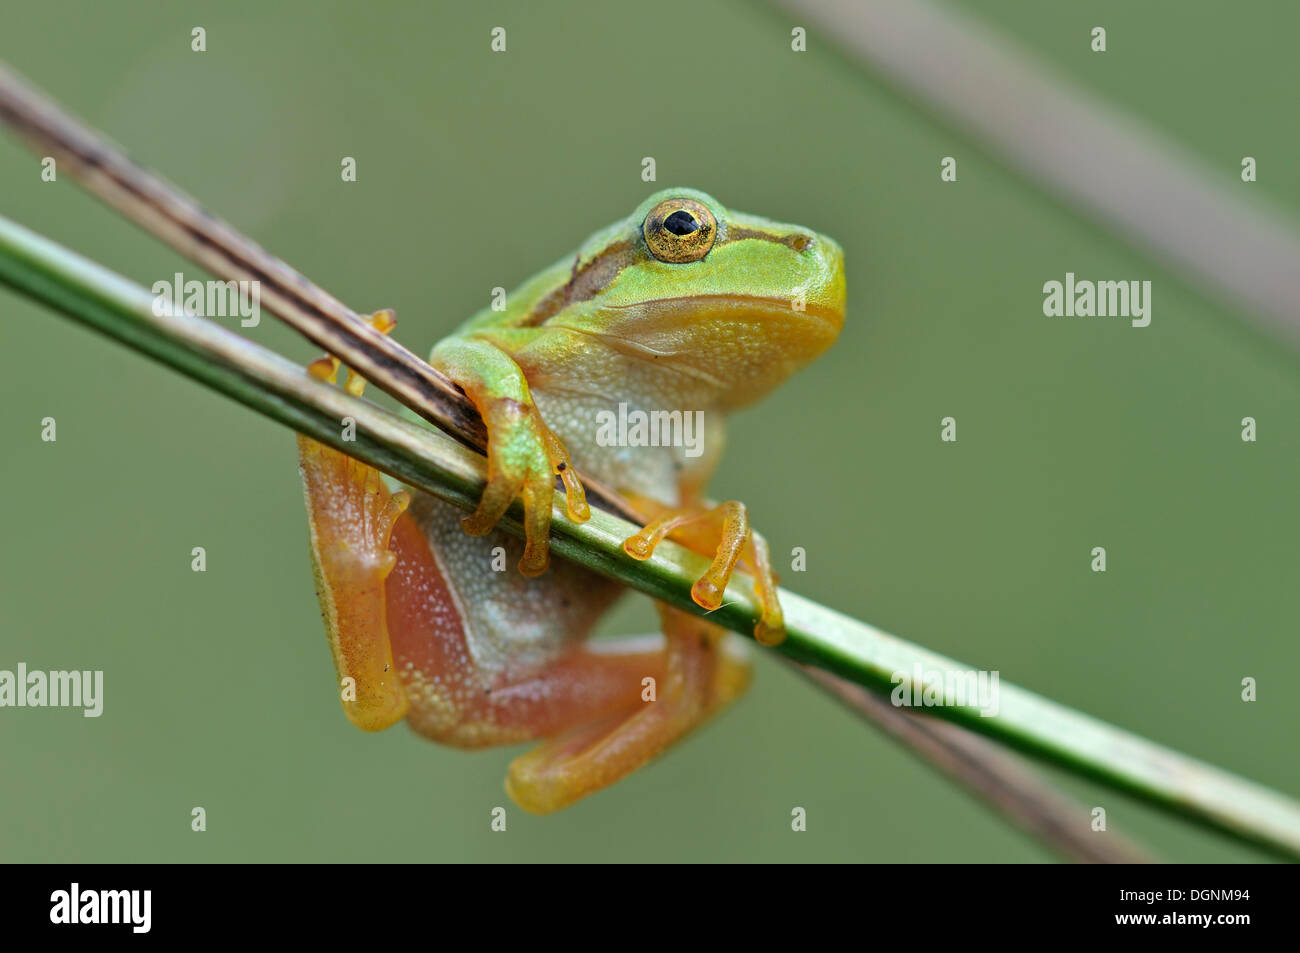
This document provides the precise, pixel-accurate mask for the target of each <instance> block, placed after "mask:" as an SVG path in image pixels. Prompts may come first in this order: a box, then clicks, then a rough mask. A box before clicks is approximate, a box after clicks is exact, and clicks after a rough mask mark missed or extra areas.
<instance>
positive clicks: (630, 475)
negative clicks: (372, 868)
mask: <svg viewBox="0 0 1300 953" xmlns="http://www.w3.org/2000/svg"><path fill="white" fill-rule="evenodd" d="M390 314H391V313H385V312H381V313H380V315H377V316H375V317H374V318H373V319H372V320H373V321H374V323H375V326H376V327H379V328H380V329H381V330H383V331H385V332H386V331H387V330H388V329H389V328H390V327H391V325H392V321H391V316H390ZM843 320H844V264H843V255H842V253H841V250H840V248H839V246H838V245H836V244H835V242H833V241H832V240H831V239H829V238H827V237H825V236H824V235H819V234H817V233H815V232H813V231H810V230H809V229H806V228H801V227H798V226H795V225H783V224H780V223H777V222H773V221H769V220H767V219H764V218H759V217H757V216H752V215H745V214H742V213H739V212H734V211H730V210H728V209H726V208H724V207H723V206H722V205H721V203H719V202H718V201H717V200H716V199H714V198H712V197H711V196H709V195H706V194H704V193H702V192H698V191H694V190H689V189H670V190H667V191H663V192H659V193H657V194H655V195H652V196H650V197H649V198H648V199H646V201H645V202H644V203H642V205H641V206H640V207H639V208H637V210H636V211H635V212H633V213H632V215H631V216H629V217H628V218H626V219H624V220H622V221H620V222H617V223H616V224H614V225H611V226H609V227H608V228H606V229H604V230H602V231H599V232H597V233H596V234H594V235H592V236H591V237H590V238H589V239H588V240H587V241H586V242H585V243H584V244H583V245H582V246H581V247H580V248H579V249H578V251H577V252H576V253H575V254H573V255H571V256H569V257H567V258H564V259H562V260H561V261H559V262H557V263H556V264H555V265H553V266H551V267H550V268H547V269H546V270H545V271H542V272H541V273H540V274H538V275H536V276H534V277H533V278H532V279H530V280H529V281H527V282H525V283H524V284H523V285H522V286H521V287H520V288H519V289H518V290H516V291H515V292H514V293H513V294H511V295H509V296H508V297H507V299H506V307H505V308H504V310H492V309H491V308H488V309H485V310H484V311H482V312H481V313H479V314H477V315H475V316H474V317H473V318H471V319H470V320H469V321H468V322H467V323H465V324H464V325H463V326H462V327H460V328H459V329H458V330H457V331H456V332H455V333H454V334H452V335H451V336H450V337H448V338H446V339H445V340H443V341H441V342H440V343H439V344H438V345H437V346H436V347H434V349H433V352H432V354H431V355H430V358H429V360H430V363H431V364H432V365H433V366H435V367H436V368H438V369H439V370H441V371H442V372H444V373H445V374H446V375H447V376H448V377H450V378H451V380H453V381H454V382H455V383H456V384H458V385H459V386H460V387H461V388H462V389H463V390H464V392H465V394H466V395H467V396H468V397H469V399H470V400H471V401H472V402H473V404H474V406H475V407H476V408H477V409H478V411H479V413H480V414H481V415H482V417H483V420H484V422H485V424H486V426H487V434H488V448H487V452H488V467H487V471H488V479H487V483H486V486H485V489H484V492H483V495H482V498H481V502H480V503H479V504H478V508H477V510H475V512H474V513H473V514H471V515H469V516H468V517H464V518H463V519H462V516H463V514H462V513H460V511H459V510H457V509H456V508H454V507H453V506H451V505H450V504H447V503H444V502H442V501H440V500H438V499H436V498H434V497H432V496H429V495H427V494H424V493H421V492H418V491H409V492H408V491H406V490H402V491H398V492H396V493H394V492H390V490H389V489H388V488H387V487H386V486H385V484H384V483H383V481H381V479H380V475H379V473H378V472H377V471H375V470H373V469H371V468H370V467H368V466H367V465H365V464H362V463H360V462H358V461H356V460H354V459H352V458H350V457H348V456H345V455H343V454H341V453H339V452H337V451H335V450H333V449H331V448H328V447H325V446H323V445H321V444H319V443H316V442H314V441H312V440H310V439H307V438H300V440H299V457H300V472H301V474H302V479H303V485H304V489H305V493H306V500H307V512H308V519H309V526H310V538H311V549H312V557H313V568H314V572H315V577H316V585H317V593H318V595H319V598H320V604H321V609H322V613H323V615H324V618H325V626H326V630H327V634H328V637H329V642H330V646H331V649H332V651H333V654H334V660H335V664H336V666H337V669H338V673H339V676H340V679H341V680H343V681H344V683H345V684H347V685H349V686H351V687H352V690H351V691H350V692H346V693H345V694H344V699H345V700H344V704H343V707H344V710H345V712H346V714H347V716H348V717H349V718H350V719H351V720H352V721H353V722H354V723H355V724H356V725H358V726H359V727H361V728H363V729H366V730H371V731H374V730H379V729H382V728H386V727H388V726H389V725H391V724H393V723H394V722H396V721H398V720H399V719H401V718H405V719H406V720H407V722H408V723H409V724H410V726H411V727H412V728H413V729H414V730H415V731H416V732H418V733H419V734H422V735H425V736H427V737H428V738H431V739H433V740H435V741H439V742H443V743H446V744H450V745H455V746H459V747H464V748H479V747H484V746H489V745H505V744H515V743H519V742H523V741H527V740H531V739H544V743H543V744H541V745H540V746H539V747H537V748H535V749H533V750H532V751H530V752H528V753H526V754H523V755H521V756H520V757H518V758H516V759H515V760H514V761H513V762H512V763H511V765H510V768H509V773H508V777H507V780H506V789H507V791H508V792H509V794H510V796H511V797H512V798H513V799H514V800H515V802H516V803H518V804H520V805H521V806H522V807H524V808H525V809H527V810H529V811H532V812H534V813H547V812H550V811H554V810H557V809H559V808H563V807H566V806H568V805H570V804H572V803H573V802H574V801H576V800H578V799H579V798H581V797H584V796H585V795H587V794H590V793H592V792H593V791H596V790H599V789H601V788H603V787H605V786H607V785H609V784H611V783H612V782H614V781H616V780H618V779H619V778H621V777H623V776H624V775H626V774H628V773H629V772H631V771H634V770H635V769H636V768H638V767H640V766H641V765H643V764H645V763H646V762H648V761H649V760H650V759H652V758H653V757H655V756H656V755H657V754H659V753H660V752H661V751H663V750H664V749H666V748H667V747H669V746H670V745H672V744H673V743H674V742H676V741H677V740H678V739H680V738H681V737H682V736H683V735H685V734H686V733H687V732H688V731H690V730H691V729H692V728H694V727H695V726H696V725H698V724H700V723H701V722H702V721H704V720H705V719H706V718H708V717H709V716H711V715H712V714H714V713H715V712H716V711H718V710H719V709H720V708H722V707H723V706H725V705H726V704H728V703H729V702H730V701H731V700H732V699H734V698H735V697H736V696H737V695H738V694H739V693H740V692H742V691H743V690H744V688H745V686H746V685H747V683H748V679H749V662H748V660H747V656H746V654H745V649H746V647H745V646H744V645H743V640H740V639H739V638H738V637H736V636H732V635H729V634H728V633H726V632H725V631H724V630H722V629H721V628H719V627H718V626H716V625H713V624H712V623H710V622H708V621H706V620H704V619H702V618H699V617H697V616H695V615H692V614H689V613H686V612H682V611H680V610H678V609H674V608H671V607H668V606H665V605H659V606H658V610H659V615H660V619H661V628H662V635H656V636H648V637H636V638H628V639H621V640H617V639H615V640H606V639H600V640H590V641H589V640H588V635H589V633H590V631H591V629H592V627H593V626H594V624H595V623H596V622H597V620H598V619H599V618H600V617H601V615H602V614H603V613H604V612H605V611H606V610H607V609H608V608H609V607H610V605H611V604H612V603H613V602H614V600H615V599H616V598H617V597H618V596H619V595H620V594H621V592H622V589H623V587H621V586H620V585H619V584H617V583H615V582H611V581H609V580H607V579H605V578H603V577H601V576H599V575H597V574H595V573H593V572H591V571H590V570H588V569H586V568H584V567H582V566H579V565H576V564H573V563H569V562H565V561H563V560H559V559H557V560H556V562H555V565H554V566H551V567H550V569H549V571H547V568H548V561H549V560H548V549H547V536H548V531H549V527H550V521H551V506H552V500H553V494H554V490H555V488H556V479H557V477H558V478H559V479H560V480H561V481H562V483H563V486H564V489H565V498H566V503H567V509H568V512H569V514H570V515H571V516H572V517H573V518H575V519H578V520H581V519H585V518H586V517H587V516H588V515H589V510H588V508H587V503H586V501H585V499H584V496H583V491H582V482H581V475H582V474H584V473H587V474H590V475H592V476H593V477H594V478H596V479H598V480H600V481H602V482H603V483H604V484H605V485H606V486H608V487H611V488H613V489H615V490H616V491H618V492H619V493H621V494H623V495H625V496H626V498H627V499H628V500H629V501H631V502H632V504H633V506H634V508H635V509H636V510H637V512H640V513H644V514H645V515H646V517H647V518H648V519H649V522H648V524H647V525H646V526H645V527H644V528H643V529H642V530H641V531H640V532H638V533H636V534H635V535H633V536H631V537H630V538H629V539H628V540H627V542H626V543H625V547H624V548H625V549H626V551H627V553H628V555H629V557H631V558H637V559H647V558H649V557H650V555H651V554H652V553H653V551H654V548H655V546H656V545H657V543H658V542H659V541H660V540H662V539H664V538H666V537H668V536H671V537H672V538H673V539H674V540H677V541H679V542H681V543H682V544H684V545H686V546H688V547H689V548H691V549H693V550H696V551H698V552H701V553H703V554H704V555H706V556H709V557H711V558H712V560H713V562H712V564H711V566H710V568H709V570H708V572H707V573H706V574H705V575H704V576H703V577H702V578H701V579H700V581H699V582H698V583H696V585H695V587H694V589H693V590H692V596H693V598H694V599H695V601H696V602H698V603H699V604H700V605H701V606H704V607H705V608H716V607H717V606H718V605H720V604H721V602H722V598H723V591H724V590H725V588H726V585H727V580H728V579H729V578H730V576H731V574H732V571H733V569H734V568H735V567H736V566H737V565H739V566H740V567H742V568H743V569H745V570H747V571H749V572H751V573H753V574H754V577H755V588H756V592H757V593H758V595H759V598H760V601H761V603H762V606H763V612H762V619H761V621H760V622H759V625H758V627H757V629H756V631H755V636H756V637H757V638H758V640H759V641H760V642H767V643H775V642H779V641H780V639H781V638H782V637H783V635H784V630H783V628H782V619H781V609H780V604H779V602H778V601H777V597H776V581H775V577H774V574H773V572H772V567H771V561H770V559H769V556H768V551H767V546H766V544H765V543H764V542H763V540H762V537H760V536H759V535H757V534H756V533H753V532H752V531H751V530H750V529H749V524H748V516H747V514H746V511H745V507H744V506H743V505H742V504H740V503H736V502H728V503H723V504H722V505H720V506H718V505H714V504H712V503H710V502H708V501H706V500H705V499H704V497H703V495H702V494H703V490H704V486H705V483H706V482H707V480H708V478H709V475H710V473H711V472H712V471H713V469H714V467H715V465H716V463H717V460H718V455H719V453H720V451H721V449H722V438H723V422H724V418H725V415H726V414H728V413H729V412H731V411H732V410H735V409H737V408H739V407H743V406H745V405H747V404H750V403H752V402H753V401H755V400H756V399H758V398H759V397H761V396H763V395H764V394H766V393H767V392H768V391H770V390H772V389H773V388H774V387H775V386H776V385H778V384H779V383H781V381H783V380H784V379H785V378H786V377H788V376H789V375H790V374H791V373H793V372H794V371H795V370H796V369H798V368H799V367H801V366H802V365H804V364H806V363H807V362H809V361H810V360H812V359H813V358H814V357H816V356H817V355H819V354H820V353H821V352H822V351H824V350H825V349H826V348H827V347H828V346H829V345H830V344H831V342H833V341H834V340H835V338H836V336H837V335H838V333H839V331H840V328H841V326H842V324H843ZM324 360H326V361H328V366H326V367H318V368H317V372H318V373H319V374H320V375H321V376H328V377H329V378H330V379H331V380H332V379H333V372H334V371H336V370H337V367H338V364H337V362H336V361H332V360H330V359H324ZM319 363H320V362H318V364H319ZM348 386H349V388H350V389H351V390H352V391H353V392H354V393H359V392H360V390H361V387H362V386H364V382H360V381H358V380H355V379H353V378H351V377H349V381H348ZM637 411H640V412H642V413H643V414H645V415H649V414H650V413H651V412H655V411H662V412H666V413H663V414H660V415H659V417H658V419H660V420H667V419H674V420H675V419H677V418H672V414H673V413H674V412H680V413H681V414H682V415H686V414H694V415H697V416H696V417H693V418H692V419H697V418H698V419H701V420H702V429H701V431H700V434H699V435H698V436H699V438H700V439H699V441H698V445H697V446H695V447H693V448H690V447H683V446H674V445H671V444H672V443H673V441H672V440H668V441H664V440H646V439H631V437H628V436H627V435H626V434H624V433H623V431H625V430H627V428H621V429H620V435H621V436H623V437H625V439H616V440H611V439H608V435H609V433H610V432H612V431H613V430H614V429H615V428H610V427H605V428H604V429H605V434H606V438H607V439H604V440H600V439H597V435H598V433H600V432H601V429H602V420H603V421H606V422H607V421H608V419H609V418H608V416H607V415H609V414H611V413H623V414H635V413H636V412H637ZM641 419H645V418H644V417H642V418H641ZM633 436H635V433H634V434H633ZM642 436H644V434H643V435H642ZM665 443H667V444H669V445H664V444H665ZM624 444H626V445H624ZM519 497H522V499H523V510H524V523H525V528H526V539H525V540H524V541H522V542H521V541H519V540H517V539H516V538H515V537H513V536H510V535H508V534H506V533H505V532H503V531H501V530H498V529H494V527H495V525H496V523H497V521H498V520H499V518H500V517H501V516H502V514H503V513H504V512H505V510H506V509H507V508H508V507H509V506H510V505H511V503H512V502H513V501H514V500H515V499H517V498H519ZM497 547H502V548H503V549H504V551H505V552H506V553H508V554H510V557H511V559H512V560H517V561H518V569H519V570H520V571H519V572H514V571H509V570H507V571H496V570H494V562H495V563H496V565H497V566H498V568H499V566H500V560H499V559H496V560H494V551H496V555H498V556H499V554H500V551H499V550H497Z"/></svg>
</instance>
